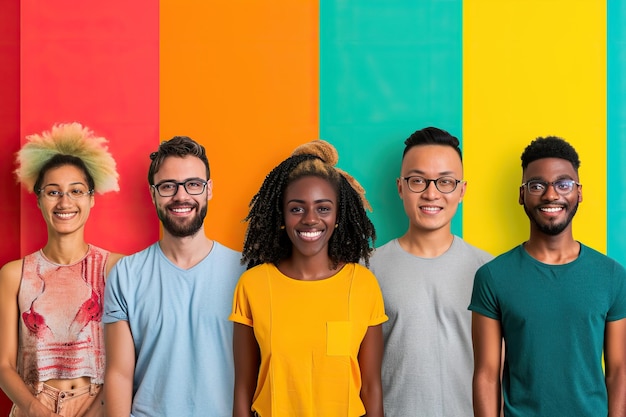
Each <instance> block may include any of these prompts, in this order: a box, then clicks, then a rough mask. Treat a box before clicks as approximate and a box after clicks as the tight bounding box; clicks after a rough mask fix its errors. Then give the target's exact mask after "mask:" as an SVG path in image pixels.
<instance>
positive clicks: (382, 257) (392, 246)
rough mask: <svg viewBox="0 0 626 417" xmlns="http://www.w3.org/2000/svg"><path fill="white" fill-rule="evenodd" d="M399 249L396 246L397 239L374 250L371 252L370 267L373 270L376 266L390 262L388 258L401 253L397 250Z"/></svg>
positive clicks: (398, 246)
mask: <svg viewBox="0 0 626 417" xmlns="http://www.w3.org/2000/svg"><path fill="white" fill-rule="evenodd" d="M399 248H400V245H398V240H397V239H392V240H390V241H389V242H387V243H385V244H384V245H382V246H379V247H377V248H376V249H374V252H372V256H370V259H369V263H370V267H371V268H373V269H375V268H376V267H377V266H380V265H384V264H385V263H387V262H390V258H392V257H393V256H396V255H397V254H398V253H401V251H399V250H398V249H399Z"/></svg>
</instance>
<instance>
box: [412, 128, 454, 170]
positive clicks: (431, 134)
mask: <svg viewBox="0 0 626 417" xmlns="http://www.w3.org/2000/svg"><path fill="white" fill-rule="evenodd" d="M404 144H405V145H406V146H405V148H404V152H403V153H402V159H404V156H405V155H406V153H407V152H408V151H409V149H411V148H413V147H415V146H420V145H441V146H449V147H451V148H453V149H454V150H455V151H456V153H458V154H459V158H461V161H463V155H462V154H461V148H460V147H459V145H460V142H459V140H458V139H457V138H456V137H455V136H452V135H451V134H450V133H448V132H446V131H445V130H442V129H439V128H436V127H432V126H431V127H425V128H424V129H420V130H416V131H415V132H413V134H412V135H411V136H409V137H408V139H407V140H405V141H404Z"/></svg>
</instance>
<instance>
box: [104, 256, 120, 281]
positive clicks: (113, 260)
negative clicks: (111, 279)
mask: <svg viewBox="0 0 626 417" xmlns="http://www.w3.org/2000/svg"><path fill="white" fill-rule="evenodd" d="M123 257H124V255H122V254H121V253H113V252H111V253H109V258H108V259H107V263H106V265H105V267H104V278H105V279H106V277H108V276H109V272H111V268H113V265H115V264H116V263H117V261H119V260H120V259H122V258H123Z"/></svg>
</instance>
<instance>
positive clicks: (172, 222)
mask: <svg viewBox="0 0 626 417" xmlns="http://www.w3.org/2000/svg"><path fill="white" fill-rule="evenodd" d="M198 207H199V205H198V204H196V205H195V208H196V211H197V210H198ZM206 213H207V204H205V205H204V206H203V207H202V208H200V210H199V211H197V214H196V216H195V217H194V218H193V219H191V220H190V221H187V222H185V223H183V222H180V221H179V220H180V219H176V218H173V217H171V216H170V215H169V213H168V211H167V207H166V208H163V207H157V215H158V216H159V219H160V220H161V223H162V224H163V228H164V229H165V230H167V231H168V232H169V233H170V234H171V235H172V236H175V237H187V236H193V235H195V234H196V233H198V231H199V230H200V229H201V228H202V225H203V224H204V218H205V217H206Z"/></svg>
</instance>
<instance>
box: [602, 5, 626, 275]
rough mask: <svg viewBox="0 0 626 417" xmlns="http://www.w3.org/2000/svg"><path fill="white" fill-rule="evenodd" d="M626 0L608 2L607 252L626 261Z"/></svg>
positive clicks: (624, 263)
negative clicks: (625, 185)
mask: <svg viewBox="0 0 626 417" xmlns="http://www.w3.org/2000/svg"><path fill="white" fill-rule="evenodd" d="M624 22H626V2H623V1H617V0H609V1H608V2H607V170H608V172H607V182H606V187H607V254H608V255H609V256H610V257H612V258H614V259H616V260H617V261H619V262H620V263H622V265H626V213H624V210H623V208H624V207H626V192H624V187H623V186H621V184H623V182H624V180H626V162H625V159H626V79H625V78H624V77H625V75H624V74H626V30H625V28H624Z"/></svg>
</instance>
